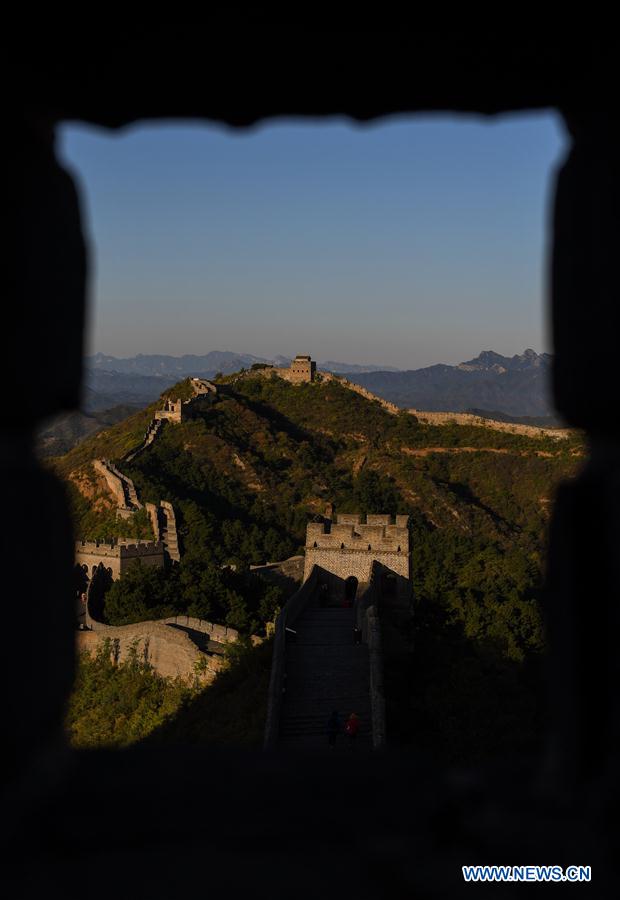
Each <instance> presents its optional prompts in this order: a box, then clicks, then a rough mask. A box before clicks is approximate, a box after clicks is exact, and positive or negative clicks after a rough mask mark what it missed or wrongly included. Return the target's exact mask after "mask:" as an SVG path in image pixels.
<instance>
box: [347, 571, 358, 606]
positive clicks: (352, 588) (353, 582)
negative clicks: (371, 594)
mask: <svg viewBox="0 0 620 900" xmlns="http://www.w3.org/2000/svg"><path fill="white" fill-rule="evenodd" d="M357 585H358V581H357V578H356V577H355V576H354V575H349V577H348V578H347V579H346V580H345V583H344V602H345V606H353V604H354V602H355V597H356V595H357Z"/></svg>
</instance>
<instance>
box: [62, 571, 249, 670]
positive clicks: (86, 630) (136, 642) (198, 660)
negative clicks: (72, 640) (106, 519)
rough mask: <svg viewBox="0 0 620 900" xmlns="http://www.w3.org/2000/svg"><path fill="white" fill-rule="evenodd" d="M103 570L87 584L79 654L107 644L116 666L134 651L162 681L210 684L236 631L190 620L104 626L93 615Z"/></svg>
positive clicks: (186, 618) (78, 643)
mask: <svg viewBox="0 0 620 900" xmlns="http://www.w3.org/2000/svg"><path fill="white" fill-rule="evenodd" d="M102 569H103V565H102V567H101V568H98V570H96V571H95V572H93V575H92V577H91V580H90V583H89V588H88V592H87V596H86V605H85V608H84V610H83V613H82V615H83V625H84V627H83V628H81V629H80V630H78V632H77V646H78V650H79V651H83V652H88V653H95V652H96V651H97V650H98V649H99V648H100V647H102V646H105V644H106V642H107V646H108V649H109V651H110V653H111V654H112V655H113V657H114V659H115V660H116V661H117V662H121V661H123V660H126V659H127V658H128V657H129V656H130V654H132V653H137V655H138V658H139V659H141V660H144V661H145V662H147V663H149V665H151V666H152V667H153V669H154V670H155V671H156V672H157V673H158V674H159V675H161V676H163V677H165V678H183V679H185V680H193V679H198V680H200V681H201V682H203V683H209V682H211V681H213V679H214V678H215V676H216V675H217V673H218V672H219V671H220V670H221V668H222V666H223V664H224V659H225V647H226V644H230V643H234V642H235V641H237V640H238V639H239V632H238V631H236V630H235V629H234V628H229V627H227V626H226V625H217V624H215V623H213V622H208V621H205V620H204V619H197V618H193V617H191V616H171V617H168V618H165V619H157V620H152V621H145V622H137V623H135V624H133V625H106V624H105V623H103V622H101V621H100V614H98V613H97V612H96V607H97V606H98V605H101V597H100V588H99V587H98V581H99V579H101V578H102V577H104V573H103V571H102ZM255 640H256V639H255Z"/></svg>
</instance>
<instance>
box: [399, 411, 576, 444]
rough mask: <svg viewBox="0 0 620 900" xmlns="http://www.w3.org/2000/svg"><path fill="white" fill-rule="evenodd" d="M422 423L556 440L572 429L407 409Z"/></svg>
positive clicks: (572, 432)
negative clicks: (478, 428)
mask: <svg viewBox="0 0 620 900" xmlns="http://www.w3.org/2000/svg"><path fill="white" fill-rule="evenodd" d="M407 412H408V413H410V414H411V415H413V416H415V417H416V418H417V419H418V421H419V422H421V424H422V425H450V424H451V423H453V422H456V424H457V425H476V426H478V427H480V428H492V429H493V430H494V431H507V432H508V433H509V434H523V435H526V437H533V438H539V437H550V438H553V439H554V440H556V441H561V440H565V439H566V438H569V437H570V436H571V435H572V434H574V431H572V430H571V429H570V428H542V427H540V426H538V425H522V424H520V423H518V422H499V421H497V420H496V419H485V418H483V417H482V416H476V415H474V414H473V413H453V412H426V411H425V410H422V409H408V410H407Z"/></svg>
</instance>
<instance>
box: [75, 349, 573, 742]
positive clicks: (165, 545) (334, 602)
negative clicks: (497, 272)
mask: <svg viewBox="0 0 620 900" xmlns="http://www.w3.org/2000/svg"><path fill="white" fill-rule="evenodd" d="M272 374H275V375H277V376H279V377H281V378H284V379H285V380H287V381H289V382H291V383H292V384H305V383H309V382H314V381H321V382H330V381H334V382H337V383H339V384H342V385H343V386H344V387H346V388H347V389H349V390H352V391H354V392H355V393H357V394H360V395H361V396H363V397H364V398H365V399H367V400H371V401H373V402H376V403H378V404H379V405H380V406H381V407H382V408H383V409H385V410H386V411H387V412H389V413H390V414H392V415H398V414H400V413H402V412H403V410H401V409H400V408H399V407H397V406H396V405H395V404H393V403H390V402H389V401H386V400H383V399H382V398H380V397H377V396H375V395H374V394H372V393H371V392H370V391H368V390H366V389H365V388H363V387H361V386H359V385H356V384H355V383H353V382H351V381H349V380H348V379H346V378H344V377H343V376H339V375H334V374H332V373H327V372H325V373H324V372H320V373H317V371H316V364H315V363H314V361H313V360H312V359H311V357H310V356H307V355H300V356H297V357H296V358H295V360H293V362H292V363H291V365H290V367H288V368H281V367H269V366H265V367H261V368H258V369H256V370H251V371H250V372H244V373H240V374H239V375H238V376H237V377H236V378H235V380H237V379H238V378H245V377H253V376H256V375H259V376H260V377H271V375H272ZM191 385H192V388H193V390H194V396H193V397H191V398H189V399H188V400H181V399H178V398H177V399H174V398H170V397H168V398H166V399H165V401H164V405H163V407H162V408H161V409H159V410H157V411H156V412H155V416H154V419H153V420H152V421H151V422H150V423H149V426H148V428H147V431H146V433H145V437H144V440H143V442H142V444H141V445H140V446H139V447H138V448H137V449H136V450H134V451H132V452H131V453H129V454H128V455H127V456H126V457H125V461H126V462H130V461H131V460H133V459H134V458H135V457H136V456H137V455H138V454H140V453H142V452H144V451H145V450H146V449H147V448H148V447H149V446H150V445H151V444H152V443H153V442H154V441H155V440H156V439H157V437H158V436H159V435H160V434H161V432H162V429H163V428H164V426H165V425H166V424H171V425H175V424H179V423H181V422H183V421H185V419H186V418H187V417H188V415H191V413H192V406H193V405H194V404H196V403H197V401H204V400H205V398H206V400H207V402H209V403H211V402H212V401H213V399H214V398H215V396H216V395H217V388H216V386H215V385H212V384H211V383H210V382H205V381H203V380H199V379H192V380H191ZM406 412H408V413H410V414H413V415H416V417H417V418H418V419H419V421H421V422H422V423H423V424H447V423H451V422H457V423H458V424H475V425H481V426H483V427H489V428H495V429H499V430H502V431H510V432H512V433H516V434H526V435H528V436H542V435H550V436H553V437H554V438H556V439H559V438H563V437H566V436H567V435H568V433H569V432H566V431H559V430H558V431H555V430H550V429H543V428H536V427H533V426H523V425H521V426H519V425H513V424H509V423H503V422H495V421H492V420H487V419H481V418H479V417H476V416H473V415H469V414H462V413H427V412H423V411H420V410H413V409H411V410H407V411H406ZM93 465H94V467H95V469H96V471H97V472H99V474H100V475H101V476H102V477H103V478H104V479H105V482H106V484H107V486H108V489H109V490H110V492H111V493H112V495H113V496H114V498H115V499H116V501H117V514H118V515H119V517H123V518H129V517H130V516H132V515H133V514H134V513H135V512H136V511H137V510H140V509H142V508H143V507H142V504H141V503H140V500H139V498H138V495H137V492H136V489H135V486H134V485H133V482H132V481H131V479H130V478H128V477H127V476H126V475H124V474H123V473H122V472H121V471H120V470H119V469H118V468H117V466H116V465H114V464H113V463H112V462H110V461H109V460H105V459H100V460H95V461H94V463H93ZM145 508H146V512H147V513H148V516H149V520H150V522H151V525H152V528H153V533H154V535H155V540H154V541H149V542H146V541H142V542H138V541H129V540H124V541H122V540H116V541H114V542H112V543H110V544H100V543H97V542H85V541H83V542H80V543H79V544H78V545H76V562H77V563H78V564H80V565H81V566H82V568H83V569H84V570H85V572H86V574H87V575H89V577H90V585H89V590H88V600H87V606H86V612H85V629H84V630H82V631H80V632H79V633H78V643H79V646H80V648H81V649H83V650H88V651H89V652H92V651H93V650H94V649H96V648H97V647H99V646H101V644H102V642H103V641H109V642H110V644H109V646H110V648H111V652H113V653H114V654H115V656H116V658H118V659H121V660H122V659H125V658H127V656H128V654H130V653H132V652H137V653H138V654H139V656H140V657H141V658H143V659H145V660H147V661H148V662H149V663H150V664H151V665H152V666H153V668H154V669H155V670H156V671H157V672H159V674H161V675H163V676H166V677H168V676H173V677H178V676H180V677H183V678H186V679H187V678H194V677H200V678H202V679H203V680H205V681H211V680H213V678H214V677H215V676H216V674H217V672H218V671H219V670H220V669H221V666H222V658H223V652H224V646H225V644H227V643H230V642H231V641H236V640H238V637H239V635H238V633H237V632H236V631H235V630H234V629H230V628H226V627H225V626H222V625H216V624H213V623H210V622H203V621H201V620H197V619H190V618H188V617H175V618H173V619H162V620H156V621H148V622H141V623H137V624H135V625H126V626H110V625H106V624H104V623H103V622H101V621H100V620H99V619H98V618H97V617H96V616H95V615H93V610H92V609H91V593H92V588H93V585H94V584H96V575H97V572H101V573H103V572H104V571H105V572H107V574H108V576H110V577H112V578H120V577H122V575H123V573H124V572H125V571H126V570H127V567H128V566H130V565H132V564H135V563H136V562H137V561H138V560H139V561H140V562H141V563H142V564H144V565H150V566H158V567H159V566H163V565H165V560H166V557H167V558H168V559H170V560H172V561H178V560H179V559H180V552H179V542H178V535H177V530H176V517H175V514H174V509H173V507H172V504H171V503H169V502H168V501H165V500H162V501H160V502H159V503H157V504H155V503H147V504H146V507H145ZM292 562H293V561H292V560H291V563H292ZM301 562H302V560H300V559H299V558H295V568H296V570H299V566H300V564H301ZM275 565H277V564H268V565H267V566H255V567H252V568H253V569H264V570H267V569H270V568H271V567H273V566H275ZM410 601H411V553H410V546H409V523H408V516H396V518H395V520H394V521H392V518H391V517H390V516H389V515H368V516H367V518H366V521H365V522H362V520H361V516H360V515H357V514H345V515H342V514H341V515H339V516H337V517H336V519H335V521H332V516H331V507H330V508H328V510H327V512H326V515H325V516H324V517H322V519H321V521H314V522H310V523H309V524H308V526H307V530H306V543H305V554H304V558H303V582H302V584H301V587H300V588H299V590H297V591H296V592H295V593H294V594H293V596H292V597H290V599H289V600H288V601H287V603H286V604H285V606H284V608H283V609H282V610H281V612H280V614H279V615H278V617H277V619H276V623H275V632H274V649H273V658H272V669H271V678H270V685H269V696H268V712H267V718H266V725H265V740H264V743H265V747H266V748H272V747H276V746H278V747H286V748H289V749H293V750H295V749H301V750H305V749H308V748H313V747H314V748H316V747H319V746H324V744H325V741H324V732H325V721H326V720H327V717H328V716H329V714H330V712H332V711H333V710H335V709H338V710H342V711H344V710H349V709H354V710H355V711H356V712H357V714H358V715H359V716H360V719H361V722H362V730H361V734H360V743H361V744H362V745H366V746H368V747H373V748H375V749H379V748H381V747H382V746H383V745H384V743H385V699H384V696H383V664H382V639H381V624H380V610H381V609H384V610H385V609H390V608H392V610H396V611H397V615H398V616H400V617H401V620H403V621H404V620H406V618H407V617H408V616H410V615H411V606H410ZM403 617H404V618H403ZM354 636H358V637H359V639H356V640H354Z"/></svg>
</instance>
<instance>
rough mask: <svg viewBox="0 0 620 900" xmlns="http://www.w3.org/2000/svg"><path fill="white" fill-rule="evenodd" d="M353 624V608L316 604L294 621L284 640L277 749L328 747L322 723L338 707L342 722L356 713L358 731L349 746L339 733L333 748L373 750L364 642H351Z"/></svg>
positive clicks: (366, 655) (367, 662)
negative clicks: (290, 633) (293, 633)
mask: <svg viewBox="0 0 620 900" xmlns="http://www.w3.org/2000/svg"><path fill="white" fill-rule="evenodd" d="M354 623H355V614H354V610H353V609H351V608H321V607H319V606H318V605H313V606H310V607H309V608H308V609H307V610H306V611H305V612H304V613H303V615H302V616H301V617H300V618H299V619H298V620H297V621H296V622H295V631H296V632H297V634H296V637H295V639H294V640H291V639H290V638H289V639H288V640H287V645H286V657H285V660H286V678H285V694H284V700H283V704H282V710H281V714H280V730H279V741H278V746H279V747H280V748H282V749H287V750H288V749H293V750H297V749H299V750H303V751H305V750H325V751H326V752H332V751H331V750H330V748H329V746H328V741H327V732H326V726H327V720H328V718H329V716H330V714H331V712H332V711H333V710H337V711H338V713H339V714H340V720H341V724H342V726H344V723H345V721H346V719H347V718H348V716H349V714H350V713H352V712H355V713H357V715H358V716H359V717H360V730H359V732H358V736H357V738H356V742H355V746H354V748H353V750H352V748H351V747H349V745H348V744H349V741H348V738H346V736H345V735H344V733H342V734H340V735H339V736H338V739H337V742H336V751H337V752H348V753H350V752H355V751H356V750H357V749H358V748H360V749H361V748H363V749H364V750H371V749H372V727H371V714H370V671H369V658H368V647H367V646H366V645H365V644H360V645H357V646H356V645H354V644H353V625H354Z"/></svg>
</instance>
